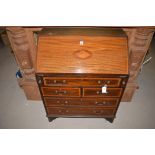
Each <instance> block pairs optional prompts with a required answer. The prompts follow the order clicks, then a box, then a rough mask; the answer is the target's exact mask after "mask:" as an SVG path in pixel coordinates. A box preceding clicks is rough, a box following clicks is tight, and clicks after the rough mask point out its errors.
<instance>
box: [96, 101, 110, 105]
mask: <svg viewBox="0 0 155 155" xmlns="http://www.w3.org/2000/svg"><path fill="white" fill-rule="evenodd" d="M95 104H96V105H106V104H108V103H107V102H106V101H103V102H97V101H96V102H95Z"/></svg>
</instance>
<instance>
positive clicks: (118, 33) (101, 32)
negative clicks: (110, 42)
mask: <svg viewBox="0 0 155 155" xmlns="http://www.w3.org/2000/svg"><path fill="white" fill-rule="evenodd" d="M39 35H44V36H47V35H48V36H60V35H61V36H73V35H74V36H79V35H80V36H81V35H82V36H89V37H92V36H107V37H110V36H115V37H126V35H125V33H124V32H123V30H122V29H121V28H104V27H90V26H89V27H88V26H87V27H86V26H85V27H77V26H76V27H75V26H73V27H71V26H69V27H64V26H63V27H61V26H59V27H50V28H44V29H43V30H42V31H41V32H39Z"/></svg>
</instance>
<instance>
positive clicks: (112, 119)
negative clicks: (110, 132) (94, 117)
mask: <svg viewBox="0 0 155 155" xmlns="http://www.w3.org/2000/svg"><path fill="white" fill-rule="evenodd" d="M105 119H106V120H107V121H109V122H110V123H113V121H114V118H105Z"/></svg>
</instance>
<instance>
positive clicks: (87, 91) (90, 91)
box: [83, 88, 123, 97]
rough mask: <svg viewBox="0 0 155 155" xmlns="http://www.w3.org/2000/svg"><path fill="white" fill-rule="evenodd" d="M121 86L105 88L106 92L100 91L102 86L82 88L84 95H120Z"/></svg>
mask: <svg viewBox="0 0 155 155" xmlns="http://www.w3.org/2000/svg"><path fill="white" fill-rule="evenodd" d="M122 91H123V89H122V88H107V93H102V88H84V89H83V96H84V97H120V96H121V94H122Z"/></svg>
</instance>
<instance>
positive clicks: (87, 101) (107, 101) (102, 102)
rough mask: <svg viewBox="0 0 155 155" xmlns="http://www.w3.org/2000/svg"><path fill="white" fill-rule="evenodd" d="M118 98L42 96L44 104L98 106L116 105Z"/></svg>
mask: <svg viewBox="0 0 155 155" xmlns="http://www.w3.org/2000/svg"><path fill="white" fill-rule="evenodd" d="M118 102H119V99H118V98H63V99H62V98H52V97H44V103H45V105H46V106H86V107H87V106H98V107H116V106H117V105H118Z"/></svg>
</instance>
